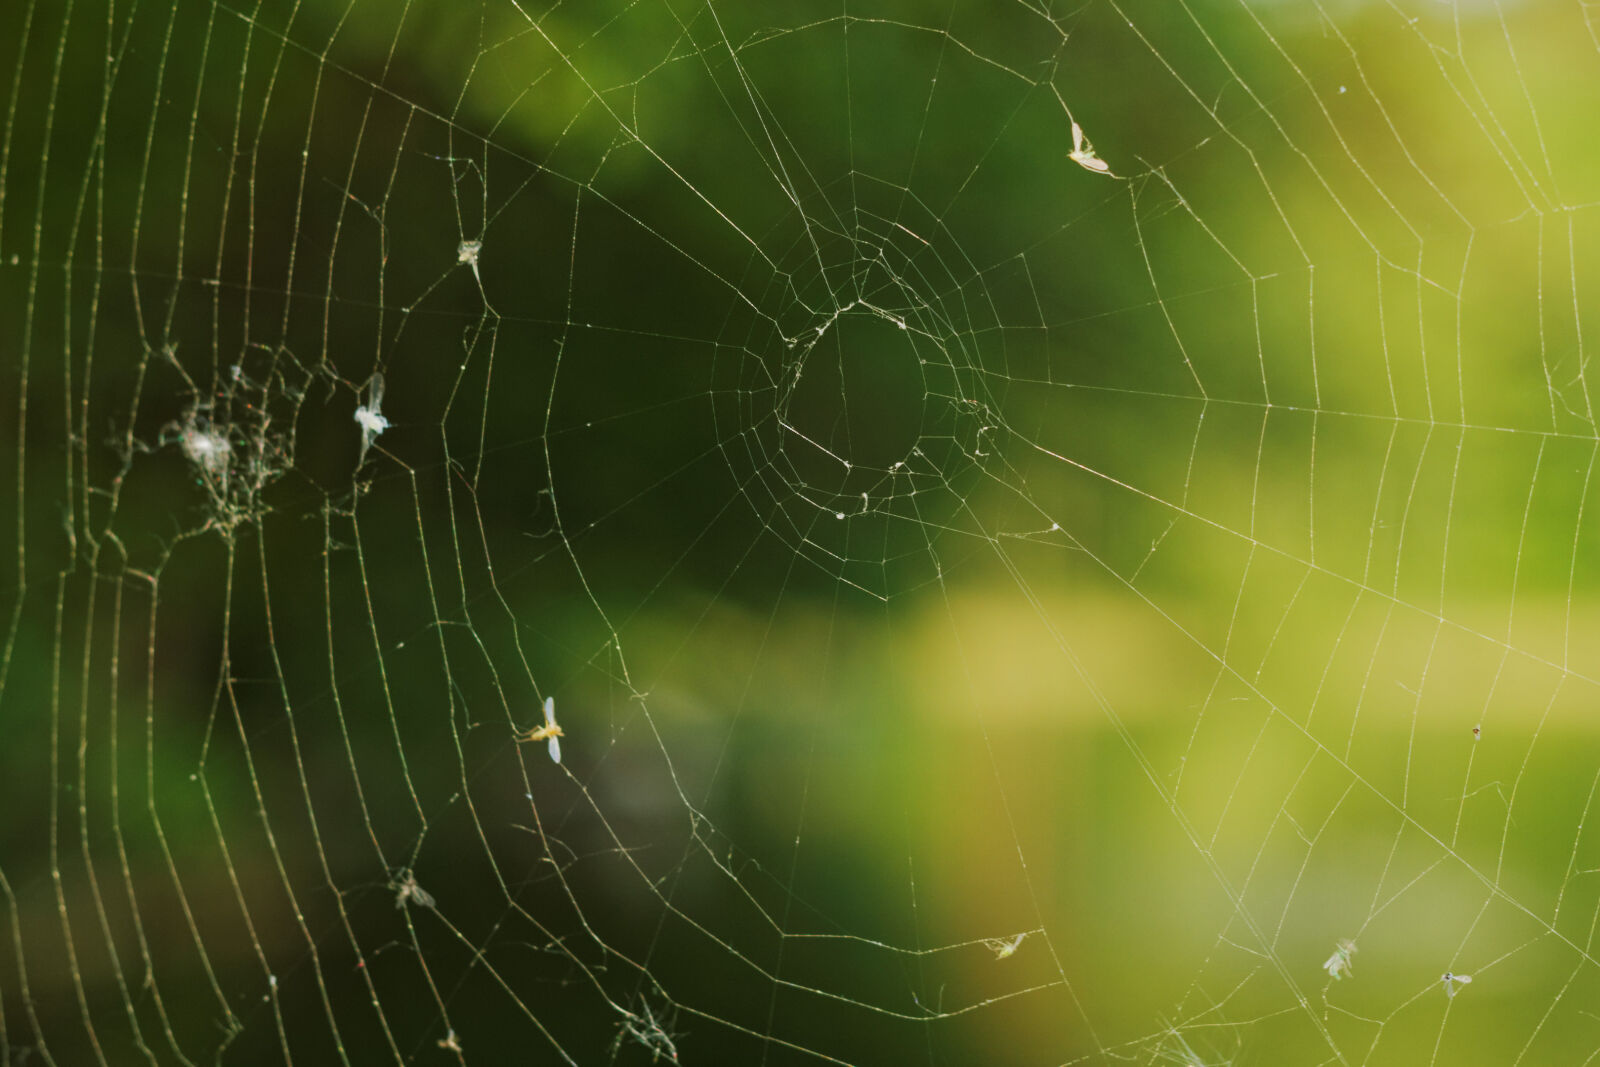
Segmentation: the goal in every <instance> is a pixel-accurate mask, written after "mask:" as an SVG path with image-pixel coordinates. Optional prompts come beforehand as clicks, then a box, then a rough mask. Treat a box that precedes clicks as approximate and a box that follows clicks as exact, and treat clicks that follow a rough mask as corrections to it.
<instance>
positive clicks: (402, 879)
mask: <svg viewBox="0 0 1600 1067" xmlns="http://www.w3.org/2000/svg"><path fill="white" fill-rule="evenodd" d="M389 888H390V889H393V890H394V906H395V907H397V908H403V907H405V906H406V902H407V901H413V902H415V903H416V904H418V905H420V906H422V907H424V908H431V907H433V905H434V903H435V901H434V899H433V894H432V893H430V892H428V891H427V890H426V889H424V888H422V887H421V886H420V885H418V884H417V876H416V875H415V874H413V873H411V869H410V868H409V867H402V868H401V869H400V873H399V874H398V875H396V876H395V880H394V881H392V882H390V883H389Z"/></svg>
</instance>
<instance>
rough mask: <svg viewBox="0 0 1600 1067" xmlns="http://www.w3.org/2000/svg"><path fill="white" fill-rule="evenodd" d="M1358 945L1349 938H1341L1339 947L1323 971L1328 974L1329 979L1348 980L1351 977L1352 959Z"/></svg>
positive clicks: (1324, 965)
mask: <svg viewBox="0 0 1600 1067" xmlns="http://www.w3.org/2000/svg"><path fill="white" fill-rule="evenodd" d="M1355 951H1356V943H1355V942H1354V941H1351V940H1349V939H1348V938H1341V939H1340V941H1339V943H1338V946H1337V947H1336V948H1334V950H1333V955H1331V956H1329V957H1328V958H1327V960H1326V961H1325V962H1324V963H1323V965H1322V969H1323V970H1325V971H1327V972H1328V977H1329V978H1333V979H1339V978H1347V977H1349V976H1350V957H1351V956H1353V955H1355Z"/></svg>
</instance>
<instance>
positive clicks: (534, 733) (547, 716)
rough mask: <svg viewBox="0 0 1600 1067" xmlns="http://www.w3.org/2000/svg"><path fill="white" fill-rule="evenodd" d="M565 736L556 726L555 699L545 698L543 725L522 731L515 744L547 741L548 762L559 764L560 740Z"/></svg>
mask: <svg viewBox="0 0 1600 1067" xmlns="http://www.w3.org/2000/svg"><path fill="white" fill-rule="evenodd" d="M565 736H566V735H565V734H564V733H563V732H562V730H561V727H559V726H557V725H556V698H555V697H545V698H544V725H543V726H534V727H530V728H529V729H527V730H525V731H523V732H522V733H521V734H519V735H518V736H517V743H518V744H521V743H522V742H524V741H548V742H550V762H551V763H560V762H561V740H560V739H561V738H562V737H565Z"/></svg>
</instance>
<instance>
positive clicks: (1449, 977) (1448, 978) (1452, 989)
mask: <svg viewBox="0 0 1600 1067" xmlns="http://www.w3.org/2000/svg"><path fill="white" fill-rule="evenodd" d="M1443 981H1444V995H1445V996H1447V997H1450V998H1451V999H1454V998H1455V995H1456V993H1457V992H1459V990H1457V988H1456V987H1457V986H1464V985H1471V984H1472V975H1470V974H1451V973H1450V972H1449V971H1446V972H1444V977H1443Z"/></svg>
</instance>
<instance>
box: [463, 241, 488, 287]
mask: <svg viewBox="0 0 1600 1067" xmlns="http://www.w3.org/2000/svg"><path fill="white" fill-rule="evenodd" d="M482 251H483V242H482V241H462V242H461V243H460V244H459V245H457V246H456V262H457V263H465V264H466V265H467V266H469V267H471V268H472V277H473V278H474V279H475V280H476V281H477V283H478V288H480V289H482V288H483V278H482V277H481V276H479V274H478V253H479V252H482Z"/></svg>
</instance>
